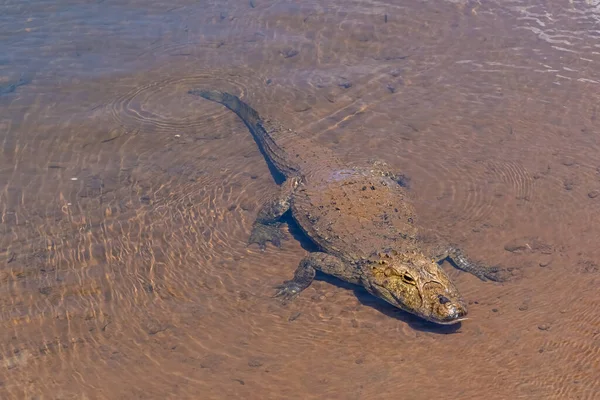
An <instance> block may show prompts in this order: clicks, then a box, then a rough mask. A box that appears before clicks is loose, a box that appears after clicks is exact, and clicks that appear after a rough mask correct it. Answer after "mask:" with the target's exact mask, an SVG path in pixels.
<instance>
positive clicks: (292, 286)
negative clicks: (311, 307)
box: [275, 252, 360, 301]
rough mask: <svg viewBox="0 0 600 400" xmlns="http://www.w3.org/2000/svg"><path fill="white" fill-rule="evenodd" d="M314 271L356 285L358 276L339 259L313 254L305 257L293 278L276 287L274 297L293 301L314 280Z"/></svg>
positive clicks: (322, 254) (358, 280)
mask: <svg viewBox="0 0 600 400" xmlns="http://www.w3.org/2000/svg"><path fill="white" fill-rule="evenodd" d="M316 271H321V272H323V273H325V274H327V275H332V276H335V277H336V278H339V279H342V280H344V281H346V282H350V283H355V284H358V283H359V282H360V276H359V275H358V272H354V270H352V269H349V268H348V266H347V265H346V264H345V263H344V262H343V261H342V260H340V259H339V258H337V257H335V256H332V255H330V254H327V253H322V252H315V253H310V254H309V255H307V256H306V257H305V258H304V259H302V261H300V264H299V265H298V268H296V272H294V278H293V279H292V280H289V281H285V282H284V283H283V284H282V285H279V286H277V287H276V288H277V289H278V291H277V293H275V297H281V298H283V300H285V301H289V300H292V299H294V298H295V297H296V296H298V295H299V294H300V292H302V291H303V290H304V289H306V288H307V287H309V286H310V284H311V283H312V281H313V279H314V278H315V273H316Z"/></svg>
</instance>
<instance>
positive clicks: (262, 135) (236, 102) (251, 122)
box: [188, 89, 300, 178]
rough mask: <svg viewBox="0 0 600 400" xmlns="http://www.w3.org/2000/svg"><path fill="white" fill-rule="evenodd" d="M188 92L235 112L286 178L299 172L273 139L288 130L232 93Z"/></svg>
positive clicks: (211, 91)
mask: <svg viewBox="0 0 600 400" xmlns="http://www.w3.org/2000/svg"><path fill="white" fill-rule="evenodd" d="M188 93H189V94H193V95H195V96H200V97H203V98H205V99H207V100H212V101H215V102H217V103H221V104H223V105H224V106H225V107H227V108H229V109H230V110H231V111H233V112H234V113H236V114H237V116H238V117H240V119H241V120H242V121H244V123H245V124H246V126H247V127H248V129H249V130H250V132H251V133H252V136H253V137H254V140H255V141H256V144H257V145H258V147H259V148H260V150H261V151H262V153H263V155H264V156H265V158H266V159H267V161H268V162H270V163H271V164H273V166H274V167H275V168H276V169H277V170H278V171H279V172H280V173H282V174H283V175H285V176H286V177H288V178H289V177H292V176H297V175H299V174H300V171H299V167H298V166H297V165H296V164H295V163H292V162H291V159H290V157H289V156H288V154H287V153H286V151H285V150H284V149H283V148H282V147H281V146H280V145H279V144H277V142H276V140H275V139H274V136H277V139H278V140H281V139H283V138H284V137H285V136H289V135H288V133H289V132H288V131H289V130H287V129H284V128H283V127H281V126H280V125H279V124H277V123H274V122H272V121H268V120H263V119H262V118H261V117H260V115H258V112H257V111H256V110H255V109H253V108H252V107H250V106H249V105H248V104H246V103H244V102H243V101H242V100H240V98H239V97H237V96H234V95H233V94H230V93H226V92H220V91H218V90H199V89H194V90H190V91H188Z"/></svg>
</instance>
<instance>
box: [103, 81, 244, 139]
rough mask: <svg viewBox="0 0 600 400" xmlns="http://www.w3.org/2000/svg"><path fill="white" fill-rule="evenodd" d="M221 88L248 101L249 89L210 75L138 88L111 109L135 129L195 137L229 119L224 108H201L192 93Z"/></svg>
mask: <svg viewBox="0 0 600 400" xmlns="http://www.w3.org/2000/svg"><path fill="white" fill-rule="evenodd" d="M206 88H211V89H212V88H218V89H219V90H225V91H229V92H231V93H235V94H237V95H238V96H240V97H244V95H245V94H246V93H247V88H246V86H244V85H243V84H240V83H239V82H237V81H234V80H231V79H227V78H223V77H215V76H213V75H210V74H206V75H197V76H192V77H185V78H178V79H165V80H162V81H158V82H153V83H150V84H147V85H145V86H141V87H138V88H136V89H134V90H131V91H130V92H128V93H126V94H125V95H123V96H121V97H120V98H118V99H117V100H116V101H114V102H113V103H112V104H111V105H110V109H111V113H112V116H113V118H114V119H115V120H116V121H117V122H118V123H119V124H121V125H123V126H126V127H128V128H131V129H144V130H145V131H147V130H150V131H152V132H158V133H174V134H176V133H181V132H189V133H194V132H195V131H196V130H197V129H198V128H199V127H206V125H207V123H206V121H207V120H208V119H214V118H217V119H218V118H221V117H225V116H226V115H227V113H226V110H224V109H223V108H222V107H216V106H214V105H211V104H210V103H208V102H206V105H204V103H203V104H202V108H200V104H201V103H200V102H198V101H196V100H197V97H195V96H193V95H190V94H188V91H189V90H191V89H206Z"/></svg>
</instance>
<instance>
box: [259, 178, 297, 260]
mask: <svg viewBox="0 0 600 400" xmlns="http://www.w3.org/2000/svg"><path fill="white" fill-rule="evenodd" d="M296 187H298V179H297V178H290V179H287V180H286V181H285V182H284V183H283V184H282V186H281V188H280V189H279V192H278V193H277V195H275V196H274V197H272V198H270V199H269V200H267V201H266V202H265V203H264V204H263V205H262V207H261V208H260V210H259V211H258V215H257V216H256V220H255V221H254V224H253V225H252V232H251V233H250V238H249V239H248V244H253V243H256V244H258V246H259V247H260V249H261V250H264V249H265V247H266V245H267V242H271V243H272V244H274V245H275V246H277V247H279V246H281V241H282V240H284V239H285V238H286V235H285V234H284V233H283V232H282V231H281V222H279V219H280V218H281V216H282V215H283V214H285V213H286V211H287V210H289V209H290V200H291V197H292V193H293V192H294V190H295V189H296Z"/></svg>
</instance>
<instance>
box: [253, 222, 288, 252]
mask: <svg viewBox="0 0 600 400" xmlns="http://www.w3.org/2000/svg"><path fill="white" fill-rule="evenodd" d="M286 238H287V236H286V234H285V233H284V232H283V231H282V230H281V223H273V224H269V225H265V224H260V223H256V224H255V225H254V227H253V228H252V233H251V234H250V239H248V244H249V245H250V244H253V243H256V244H257V245H258V247H259V248H260V249H261V250H264V249H265V248H266V247H267V242H271V243H272V244H273V245H274V246H276V247H281V241H282V240H285V239H286Z"/></svg>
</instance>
